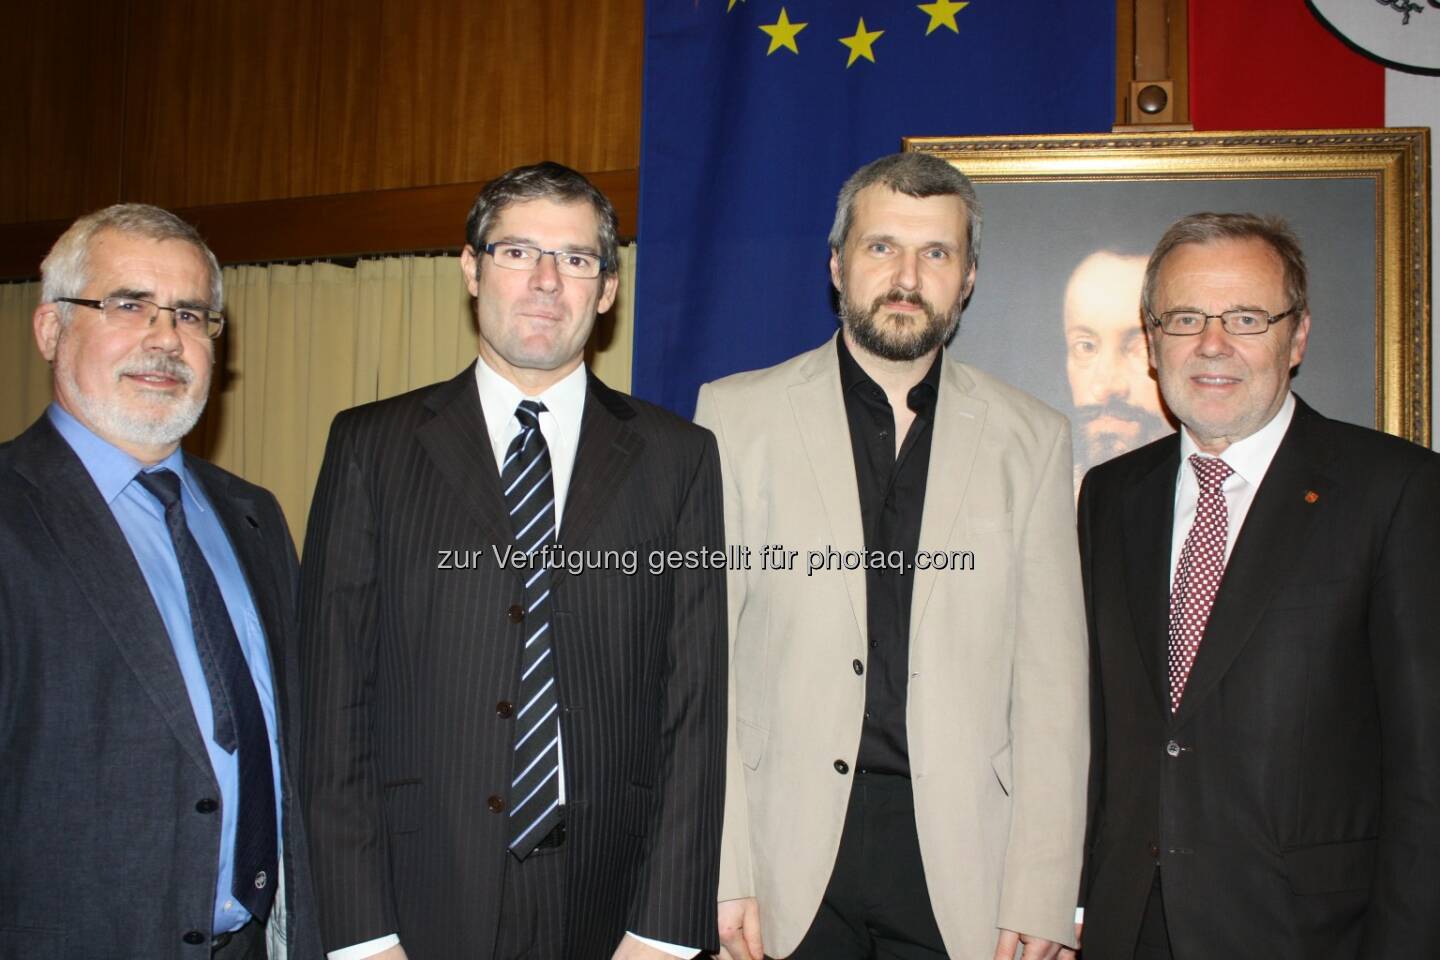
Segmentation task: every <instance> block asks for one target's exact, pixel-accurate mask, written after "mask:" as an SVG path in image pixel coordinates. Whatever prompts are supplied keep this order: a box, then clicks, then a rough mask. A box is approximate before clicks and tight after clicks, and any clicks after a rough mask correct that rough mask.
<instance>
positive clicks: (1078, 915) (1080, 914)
mask: <svg viewBox="0 0 1440 960" xmlns="http://www.w3.org/2000/svg"><path fill="white" fill-rule="evenodd" d="M1075 922H1076V923H1081V924H1083V923H1084V922H1085V908H1084V907H1076V908H1075ZM331 960H334V957H331Z"/></svg>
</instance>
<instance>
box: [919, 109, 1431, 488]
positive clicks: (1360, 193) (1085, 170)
mask: <svg viewBox="0 0 1440 960" xmlns="http://www.w3.org/2000/svg"><path fill="white" fill-rule="evenodd" d="M904 149H906V150H914V151H922V152H925V153H929V154H933V155H935V156H938V157H941V158H943V159H945V160H947V161H949V162H951V163H952V164H954V165H955V166H956V167H957V168H959V169H960V170H962V171H964V172H965V173H966V174H967V175H968V176H970V177H971V179H973V180H974V181H975V183H976V186H977V191H978V192H979V193H980V198H981V205H982V207H984V208H985V209H986V214H987V219H986V227H985V233H986V243H987V244H989V243H990V235H991V233H992V232H993V231H994V230H995V229H1001V227H1000V226H999V224H1001V223H1002V222H1003V218H1002V215H1001V214H999V213H997V212H996V211H995V210H993V209H992V206H993V205H992V202H991V201H992V199H993V198H994V197H997V196H998V197H1000V198H1001V199H1002V200H1004V201H1005V202H1004V203H1002V204H1001V206H1002V207H1007V206H1008V207H1016V205H1017V203H1020V201H1019V200H1018V198H1022V197H1024V195H1025V194H1026V193H1035V192H1037V191H1039V192H1046V191H1048V192H1046V196H1047V197H1048V198H1050V199H1049V200H1047V201H1046V202H1045V204H1044V205H1042V206H1035V205H1034V204H1032V205H1031V206H1030V207H1029V208H1028V210H1029V212H1028V214H1027V215H1025V216H1014V217H1012V218H1011V219H1018V220H1023V221H1027V223H1022V224H1020V225H1019V227H1018V230H1019V233H1017V234H1014V235H1013V236H1011V237H1010V238H1009V240H1010V246H1009V248H1008V250H1009V252H1008V255H1007V259H1013V258H1015V257H1017V256H1018V257H1022V258H1023V259H1025V260H1026V261H1028V260H1029V258H1030V253H1029V252H1030V251H1031V250H1032V249H1039V248H1040V247H1043V246H1045V245H1046V243H1048V241H1049V240H1050V238H1051V237H1053V236H1054V235H1056V232H1057V231H1058V232H1060V233H1063V232H1064V231H1065V230H1067V229H1071V230H1075V229H1082V228H1084V226H1085V222H1086V221H1087V219H1088V218H1087V216H1086V210H1087V209H1089V207H1087V206H1086V202H1085V201H1084V200H1083V199H1082V200H1080V201H1078V205H1074V206H1066V204H1061V206H1066V210H1067V211H1068V212H1063V213H1062V212H1056V213H1053V214H1052V211H1053V210H1056V209H1057V208H1056V205H1055V204H1054V202H1053V201H1054V200H1056V199H1064V198H1066V196H1067V195H1068V194H1071V193H1076V192H1079V193H1081V194H1083V193H1084V192H1085V191H1087V190H1090V191H1091V192H1093V193H1095V197H1096V198H1095V200H1094V201H1093V203H1092V206H1094V208H1095V213H1096V214H1097V215H1103V216H1105V217H1111V216H1112V214H1113V213H1114V210H1115V208H1116V207H1117V206H1119V207H1122V208H1123V207H1125V206H1127V205H1128V203H1129V201H1128V200H1125V199H1123V198H1126V197H1129V196H1131V195H1135V196H1139V195H1140V194H1154V195H1155V196H1157V197H1159V198H1160V200H1161V202H1159V203H1158V204H1156V205H1157V207H1163V206H1164V203H1163V201H1164V199H1165V198H1166V197H1167V196H1169V197H1170V198H1171V199H1172V200H1173V201H1174V203H1173V206H1174V208H1175V209H1176V210H1178V211H1179V215H1183V214H1184V213H1189V212H1193V209H1195V208H1192V209H1184V208H1183V204H1184V202H1185V201H1186V198H1188V197H1189V196H1191V195H1194V196H1197V197H1203V198H1204V199H1205V200H1206V201H1207V203H1208V204H1209V205H1208V206H1207V207H1202V208H1200V209H1206V208H1208V209H1215V208H1216V207H1217V206H1219V205H1220V204H1223V203H1225V201H1226V198H1227V197H1228V196H1229V194H1230V193H1231V192H1233V193H1234V195H1235V197H1236V198H1237V199H1236V205H1231V206H1230V209H1241V208H1242V207H1239V206H1238V204H1239V203H1241V202H1245V203H1247V208H1251V209H1253V208H1254V207H1255V206H1261V205H1265V200H1267V199H1269V198H1271V197H1278V198H1279V199H1278V200H1277V204H1278V205H1280V206H1284V203H1286V202H1288V203H1290V204H1291V206H1292V207H1294V208H1295V209H1297V210H1299V211H1300V214H1301V217H1302V218H1307V217H1311V216H1312V215H1314V217H1315V218H1318V219H1314V222H1313V223H1311V224H1310V226H1309V236H1308V237H1307V235H1306V232H1305V231H1298V232H1300V234H1301V241H1302V245H1304V246H1305V249H1306V254H1307V257H1309V256H1310V255H1311V247H1312V241H1314V240H1316V239H1317V238H1318V240H1320V241H1323V243H1324V244H1330V245H1333V246H1335V247H1336V248H1337V249H1338V250H1339V251H1340V254H1339V255H1338V258H1335V259H1334V262H1335V263H1338V264H1339V265H1340V266H1339V267H1338V268H1337V269H1340V270H1342V272H1343V270H1344V269H1345V268H1347V267H1353V268H1354V269H1355V270H1356V273H1357V276H1359V277H1370V276H1373V285H1374V287H1373V288H1374V296H1373V306H1374V321H1373V352H1374V380H1373V388H1374V389H1373V393H1374V396H1373V404H1372V405H1373V414H1374V420H1373V425H1374V426H1375V427H1377V428H1379V429H1382V430H1385V431H1386V432H1388V433H1392V434H1395V435H1397V436H1401V437H1404V438H1406V439H1408V440H1411V441H1414V442H1415V443H1419V444H1423V445H1426V446H1428V445H1429V443H1430V426H1431V410H1430V376H1431V371H1430V357H1431V352H1430V284H1429V280H1430V249H1429V242H1428V239H1429V238H1428V231H1429V224H1430V214H1429V194H1428V189H1429V131H1428V130H1427V129H1425V128H1394V129H1379V130H1295V131H1249V132H1244V133H1171V132H1163V133H1161V132H1155V133H1151V132H1140V133H1113V134H1095V135H1066V136H1013V137H993V136H990V137H910V138H906V139H905V141H904ZM1107 184H1108V185H1109V186H1108V187H1105V186H1102V185H1107ZM1015 185H1020V189H1018V190H1017V188H1016V186H1015ZM1029 185H1036V186H1033V187H1032V186H1029ZM1039 185H1046V186H1044V187H1043V188H1042V187H1040V186H1039ZM1086 185H1091V186H1088V187H1087V186H1086ZM1002 186H1004V187H1005V188H1006V189H1003V190H1002V189H1000V188H1001V187H1002ZM1057 187H1058V188H1060V189H1058V190H1057V189H1056V188H1057ZM1072 187H1073V189H1071V188H1072ZM1336 190H1339V191H1341V193H1342V194H1343V195H1344V196H1345V197H1348V198H1349V199H1348V200H1347V201H1346V203H1348V204H1349V205H1350V206H1349V207H1348V208H1340V207H1336V208H1335V211H1334V214H1333V217H1331V219H1328V220H1327V219H1326V215H1327V213H1328V211H1327V210H1324V209H1317V208H1319V207H1322V206H1323V207H1329V205H1330V204H1331V203H1332V201H1331V200H1330V199H1329V198H1330V197H1331V196H1332V194H1334V191H1336ZM1282 194H1283V195H1284V196H1283V197H1281V196H1280V195H1282ZM1309 195H1313V196H1314V197H1315V198H1316V199H1315V200H1314V201H1307V200H1306V197H1307V196H1309ZM1007 197H1008V198H1010V199H1006V198H1007ZM1216 198H1218V200H1217V199H1216ZM1256 198H1259V201H1258V202H1257V200H1256ZM1320 198H1325V199H1320ZM1117 201H1118V202H1117ZM1066 203H1068V201H1066ZM1020 206H1023V203H1020ZM1367 206H1368V207H1369V209H1370V210H1371V211H1373V215H1367V213H1366V208H1367ZM1102 207H1103V209H1102ZM1343 209H1352V210H1353V214H1352V215H1344V214H1342V210H1343ZM1254 212H1257V213H1266V212H1271V211H1268V210H1265V209H1256V210H1254ZM1282 212H1283V211H1282ZM1112 219H1113V217H1112ZM1122 219H1123V218H1122ZM1169 219H1172V220H1173V219H1174V215H1172V216H1170V217H1169ZM1116 222H1119V221H1116ZM1012 228H1015V225H1014V224H1009V225H1007V226H1006V227H1005V228H1003V229H1012ZM1158 229H1160V230H1163V227H1160V228H1158ZM1027 230H1029V234H1030V238H1029V240H1028V241H1026V240H1025V233H1026V231H1027ZM1372 230H1373V237H1370V236H1367V234H1369V233H1370V232H1371V231H1372ZM1156 231H1157V228H1156V227H1155V226H1153V225H1152V226H1150V227H1149V228H1148V232H1149V233H1151V234H1153V236H1150V237H1149V240H1148V242H1149V243H1150V244H1153V243H1154V241H1155V240H1157V239H1158V238H1159V233H1158V232H1156ZM1355 251H1373V256H1374V262H1373V274H1372V273H1371V272H1370V267H1369V265H1368V264H1366V263H1364V262H1361V261H1362V260H1363V258H1361V257H1359V256H1357V255H1356V254H1355ZM991 255H992V254H991V252H990V251H989V250H988V249H985V248H982V262H981V266H980V284H981V285H982V288H983V285H984V284H985V283H986V280H987V277H986V274H987V270H989V269H990V262H989V261H987V258H989V257H991ZM1040 270H1043V268H1038V267H1037V268H1036V271H1040ZM1316 272H1317V269H1316V264H1315V263H1314V262H1312V264H1311V273H1312V292H1313V287H1314V284H1315V279H1316ZM1333 272H1334V270H1332V269H1330V268H1327V277H1326V279H1327V280H1329V279H1332V278H1331V277H1329V276H1328V274H1329V273H1333ZM1031 276H1033V273H1032V274H1031ZM1020 279H1022V280H1024V281H1025V285H1028V284H1029V277H1026V276H1021V277H1020ZM1014 282H1015V281H1014V280H1012V281H1011V284H1012V286H1013V284H1014ZM1365 283H1366V281H1365V280H1364V279H1358V280H1353V281H1348V285H1349V286H1351V287H1361V288H1363V287H1364V286H1365ZM1344 287H1345V284H1341V289H1342V290H1343V289H1344ZM1360 292H1361V293H1363V290H1361V291H1360ZM980 293H981V288H977V297H978V296H979V294H980ZM1002 300H1003V297H1002ZM1324 307H1325V305H1324V304H1315V303H1314V302H1313V298H1312V313H1314V314H1316V316H1317V322H1318V320H1319V318H1320V314H1321V312H1322V311H1323V309H1324ZM972 308H973V304H972ZM1028 309H1029V310H1030V311H1031V312H1033V311H1034V310H1035V309H1041V310H1042V311H1043V310H1044V309H1046V308H1045V307H1043V305H1042V306H1041V307H1039V308H1037V307H1035V306H1034V305H1033V304H1032V305H1031V306H1030V307H1029V308H1028ZM1057 309H1058V308H1057ZM969 320H970V313H968V312H967V315H966V322H967V323H968V322H969ZM1325 320H1326V323H1327V324H1328V328H1327V327H1326V326H1317V327H1316V328H1314V331H1312V337H1311V340H1312V344H1313V343H1314V342H1315V340H1316V339H1317V338H1316V336H1315V332H1320V335H1321V337H1324V336H1328V335H1331V333H1330V332H1327V329H1328V331H1331V332H1336V331H1338V335H1340V336H1342V337H1352V338H1356V339H1354V340H1352V341H1347V342H1349V344H1350V347H1352V348H1353V347H1356V346H1357V345H1359V344H1362V343H1363V341H1364V336H1363V330H1359V331H1357V330H1356V329H1354V326H1355V325H1354V324H1353V321H1352V320H1350V319H1348V318H1343V317H1335V316H1333V315H1331V316H1327V317H1326V318H1325ZM997 327H998V324H997ZM963 330H964V327H963V325H962V331H963ZM1347 349H1348V348H1347ZM962 352H963V351H962ZM1348 352H1349V353H1350V354H1351V356H1349V357H1348V358H1342V363H1343V362H1349V363H1350V364H1351V366H1350V368H1349V370H1348V372H1349V373H1350V374H1354V373H1355V371H1356V368H1355V357H1358V356H1362V355H1364V354H1365V353H1367V352H1368V351H1367V350H1361V349H1348ZM1309 364H1310V358H1309V356H1308V355H1307V359H1306V362H1305V364H1304V365H1302V366H1306V367H1308V366H1309ZM1303 373H1304V371H1303V370H1302V376H1301V377H1299V378H1297V381H1296V382H1297V390H1298V391H1300V392H1302V393H1306V390H1307V389H1313V388H1315V387H1321V388H1323V387H1324V386H1325V383H1324V380H1325V379H1326V378H1328V377H1330V376H1332V374H1328V373H1327V374H1326V375H1325V377H1323V378H1321V379H1320V380H1319V381H1318V382H1317V380H1316V379H1315V378H1312V379H1311V382H1310V384H1308V385H1307V384H1305V379H1304V377H1303ZM1002 375H1003V373H1002ZM1020 379H1021V380H1022V381H1023V380H1024V379H1025V376H1021V377H1020ZM1018 385H1020V386H1022V387H1027V386H1028V384H1026V383H1024V382H1021V383H1020V384H1018ZM1032 392H1035V391H1032ZM1038 392H1039V393H1040V394H1041V396H1042V399H1046V397H1045V392H1044V390H1041V391H1038ZM1052 392H1053V390H1052ZM1306 395H1307V396H1308V395H1309V394H1308V393H1306ZM1077 402H1078V401H1077ZM1322 412H1326V411H1324V410H1323V409H1322ZM1343 418H1344V417H1342V419H1343ZM1349 419H1355V420H1357V421H1358V420H1359V419H1360V418H1359V417H1355V416H1352V417H1350V418H1349ZM1078 469H1079V465H1078V464H1077V470H1078Z"/></svg>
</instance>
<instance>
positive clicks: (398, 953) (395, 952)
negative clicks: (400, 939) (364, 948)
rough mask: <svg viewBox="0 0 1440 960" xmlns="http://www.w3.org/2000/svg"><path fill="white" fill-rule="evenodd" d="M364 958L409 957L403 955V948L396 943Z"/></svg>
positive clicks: (402, 959)
mask: <svg viewBox="0 0 1440 960" xmlns="http://www.w3.org/2000/svg"><path fill="white" fill-rule="evenodd" d="M366 960H409V958H408V957H406V956H405V948H404V947H402V946H400V944H398V943H397V944H395V946H393V947H391V948H390V949H388V950H381V951H380V952H379V953H377V954H374V955H373V956H370V957H367V958H366Z"/></svg>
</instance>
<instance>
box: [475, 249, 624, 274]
mask: <svg viewBox="0 0 1440 960" xmlns="http://www.w3.org/2000/svg"><path fill="white" fill-rule="evenodd" d="M483 249H484V250H485V252H486V253H488V254H490V256H491V257H492V258H493V259H494V260H495V265H496V266H497V267H504V268H505V269H506V270H534V269H535V268H536V267H537V266H539V265H540V258H541V257H543V256H545V255H547V254H548V255H550V256H552V257H554V258H555V269H556V270H558V271H559V272H560V274H561V275H562V276H566V277H576V278H578V279H580V280H593V279H595V278H596V277H598V276H600V271H601V270H604V269H605V258H604V257H600V256H596V255H595V254H593V253H585V252H584V251H582V250H541V249H540V248H539V247H532V246H531V245H530V244H528V243H487V244H485V246H484V248H483Z"/></svg>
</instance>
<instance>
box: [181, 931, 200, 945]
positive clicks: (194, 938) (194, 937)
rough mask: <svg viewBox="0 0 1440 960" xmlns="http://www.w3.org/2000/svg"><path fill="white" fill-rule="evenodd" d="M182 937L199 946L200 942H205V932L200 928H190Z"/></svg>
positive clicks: (187, 941)
mask: <svg viewBox="0 0 1440 960" xmlns="http://www.w3.org/2000/svg"><path fill="white" fill-rule="evenodd" d="M180 939H181V940H184V941H185V942H186V943H189V944H192V945H195V946H199V945H200V944H202V943H204V942H205V934H203V933H201V932H200V931H199V930H190V931H187V932H186V934H185V936H183V937H181V938H180Z"/></svg>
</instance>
